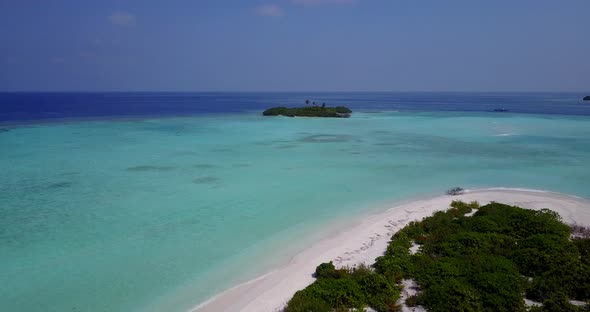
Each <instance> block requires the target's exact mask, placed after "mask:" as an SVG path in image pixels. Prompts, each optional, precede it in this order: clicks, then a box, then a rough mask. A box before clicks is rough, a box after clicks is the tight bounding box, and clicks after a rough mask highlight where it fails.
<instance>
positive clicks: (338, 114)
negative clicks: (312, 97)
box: [262, 100, 352, 118]
mask: <svg viewBox="0 0 590 312" xmlns="http://www.w3.org/2000/svg"><path fill="white" fill-rule="evenodd" d="M305 104H307V105H309V104H310V101H309V100H306V101H305ZM351 113H352V110H350V108H348V107H344V106H336V107H329V106H326V103H322V105H321V106H319V105H316V102H313V103H312V104H311V106H305V107H295V108H289V107H284V106H279V107H273V108H269V109H267V110H265V111H264V112H262V115H264V116H287V117H333V118H348V117H350V114H351Z"/></svg>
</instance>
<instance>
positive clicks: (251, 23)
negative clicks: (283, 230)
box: [0, 0, 590, 91]
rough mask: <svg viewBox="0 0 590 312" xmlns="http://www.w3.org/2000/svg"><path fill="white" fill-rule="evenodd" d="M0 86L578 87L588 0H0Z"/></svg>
mask: <svg viewBox="0 0 590 312" xmlns="http://www.w3.org/2000/svg"><path fill="white" fill-rule="evenodd" d="M0 90H3V91H12V90H34V91H41V90H50V91H55V90H74V91H83V90H85V91H94V90H117V91H126V90H145V91H158V90H163V91H587V90H590V1H589V0H551V1H550V0H493V1H475V0H461V1H454V0H266V1H247V0H179V1H173V0H170V1H149V0H117V1H116V0H101V1H81V0H52V1H45V0H0Z"/></svg>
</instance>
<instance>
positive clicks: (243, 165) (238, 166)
mask: <svg viewBox="0 0 590 312" xmlns="http://www.w3.org/2000/svg"><path fill="white" fill-rule="evenodd" d="M231 166H232V167H234V168H246V167H250V164H233V165H231Z"/></svg>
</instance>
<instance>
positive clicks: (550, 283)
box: [286, 202, 590, 312]
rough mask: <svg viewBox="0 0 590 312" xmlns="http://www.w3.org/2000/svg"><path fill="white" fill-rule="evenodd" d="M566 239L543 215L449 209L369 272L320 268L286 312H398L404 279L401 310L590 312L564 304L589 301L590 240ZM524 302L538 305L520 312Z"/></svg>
mask: <svg viewBox="0 0 590 312" xmlns="http://www.w3.org/2000/svg"><path fill="white" fill-rule="evenodd" d="M473 209H477V212H475V214H473V216H471V217H466V216H465V214H467V213H469V212H471V211H472V210H473ZM570 234H571V229H570V227H569V226H568V225H566V224H564V223H562V222H561V220H560V217H559V215H558V214H557V213H555V212H553V211H550V210H541V211H534V210H528V209H522V208H519V207H513V206H508V205H503V204H499V203H492V204H489V205H486V206H483V207H478V204H477V203H475V202H474V203H469V204H467V203H463V202H453V204H452V208H451V209H449V210H447V211H446V212H437V213H435V214H434V215H433V216H431V217H427V218H425V219H423V220H422V221H420V222H412V223H410V224H409V225H407V226H406V227H405V228H403V229H402V230H400V231H399V232H397V233H396V234H395V235H394V236H393V238H392V240H391V242H390V244H389V246H388V248H387V250H386V252H385V255H384V256H381V257H379V258H377V259H376V262H375V264H374V265H373V267H374V269H373V270H371V269H369V268H367V267H360V268H358V269H340V270H338V269H336V268H335V267H334V266H333V265H332V264H331V263H324V264H321V265H320V266H318V268H317V270H316V274H315V275H316V277H317V280H316V281H315V282H314V283H313V284H312V285H310V286H308V287H307V288H306V289H304V290H301V291H299V292H297V293H296V294H295V296H294V297H293V298H292V299H291V301H290V302H289V303H288V306H287V308H286V311H287V312H292V311H320V312H321V311H348V310H350V309H362V308H365V307H371V308H373V309H375V310H377V311H398V310H399V306H398V305H396V304H395V302H396V301H397V299H398V298H399V294H400V289H401V287H400V286H399V285H400V284H401V281H402V280H404V279H413V280H415V281H416V282H417V283H418V285H419V286H420V292H419V293H418V295H417V296H415V297H410V298H408V299H407V300H406V304H407V305H409V306H413V305H421V306H424V307H426V308H427V309H428V311H435V312H436V311H590V308H588V305H586V306H585V307H577V306H574V305H572V304H570V303H569V300H573V299H575V300H578V301H586V302H588V300H589V299H590V239H589V238H574V239H571V238H570ZM412 244H419V245H420V250H419V252H417V253H415V254H411V252H410V247H411V246H412ZM525 297H526V298H528V299H531V300H534V301H537V302H541V303H543V304H542V306H540V307H530V308H527V307H526V306H525V303H524V300H523V298H525Z"/></svg>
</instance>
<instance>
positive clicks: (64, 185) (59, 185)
mask: <svg viewBox="0 0 590 312" xmlns="http://www.w3.org/2000/svg"><path fill="white" fill-rule="evenodd" d="M72 185H73V183H72V182H66V181H64V182H55V183H50V184H49V185H47V187H46V189H48V190H53V189H62V188H69V187H71V186H72Z"/></svg>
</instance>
